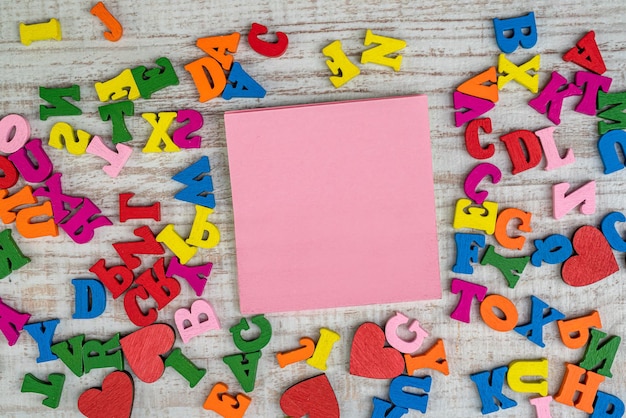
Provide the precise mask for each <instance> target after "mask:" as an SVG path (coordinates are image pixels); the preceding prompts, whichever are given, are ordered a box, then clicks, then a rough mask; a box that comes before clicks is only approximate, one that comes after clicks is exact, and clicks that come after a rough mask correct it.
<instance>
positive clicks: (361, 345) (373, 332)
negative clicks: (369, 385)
mask: <svg viewBox="0 0 626 418" xmlns="http://www.w3.org/2000/svg"><path fill="white" fill-rule="evenodd" d="M403 371H404V357H403V356H402V353H400V352H399V351H398V350H396V349H395V348H393V347H385V332H384V331H383V329H382V328H381V327H379V326H378V325H377V324H375V323H373V322H365V323H363V324H361V326H360V327H359V328H358V329H357V330H356V332H355V333H354V339H353V340H352V349H351V351H350V374H353V375H355V376H363V377H369V378H372V379H391V378H394V377H396V376H400V375H401V374H402V372H403Z"/></svg>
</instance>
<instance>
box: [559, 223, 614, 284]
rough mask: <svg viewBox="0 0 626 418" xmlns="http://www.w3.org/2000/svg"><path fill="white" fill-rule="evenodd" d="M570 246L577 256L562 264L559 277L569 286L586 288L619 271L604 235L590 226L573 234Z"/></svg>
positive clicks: (582, 227) (581, 228) (583, 227)
mask: <svg viewBox="0 0 626 418" xmlns="http://www.w3.org/2000/svg"><path fill="white" fill-rule="evenodd" d="M572 246H573V247H574V251H575V252H576V254H577V255H573V256H571V257H570V258H569V259H567V260H566V261H565V262H564V263H563V267H562V268H561V276H562V277H563V281H564V282H565V283H567V284H568V285H570V286H577V287H578V286H587V285H590V284H592V283H596V282H598V281H600V280H602V279H604V278H606V277H608V276H610V275H611V274H613V273H615V272H616V271H618V270H619V266H618V265H617V261H616V260H615V255H614V254H613V250H611V246H610V245H609V242H608V241H607V240H606V238H605V237H604V234H602V232H601V231H600V230H599V229H598V228H595V227H593V226H590V225H585V226H581V227H580V228H578V229H577V230H576V232H575V233H574V238H573V239H572Z"/></svg>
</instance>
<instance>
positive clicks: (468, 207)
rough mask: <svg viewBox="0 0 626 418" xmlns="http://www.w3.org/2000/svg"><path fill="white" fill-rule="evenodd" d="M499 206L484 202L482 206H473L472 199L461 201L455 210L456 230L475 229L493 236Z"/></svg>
mask: <svg viewBox="0 0 626 418" xmlns="http://www.w3.org/2000/svg"><path fill="white" fill-rule="evenodd" d="M497 217H498V204H497V203H496V202H489V201H484V202H483V204H482V206H481V207H479V206H472V201H471V200H470V199H459V200H458V201H457V202H456V209H455V210H454V221H453V223H452V226H453V227H454V229H462V228H473V229H480V230H481V231H485V232H486V233H487V234H489V235H493V233H494V231H495V230H496V219H497Z"/></svg>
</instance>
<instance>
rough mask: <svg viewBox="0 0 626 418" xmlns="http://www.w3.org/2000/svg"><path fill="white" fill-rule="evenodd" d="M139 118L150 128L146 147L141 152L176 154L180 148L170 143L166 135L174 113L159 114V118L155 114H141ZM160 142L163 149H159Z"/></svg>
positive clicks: (170, 140)
mask: <svg viewBox="0 0 626 418" xmlns="http://www.w3.org/2000/svg"><path fill="white" fill-rule="evenodd" d="M141 116H142V117H143V118H144V119H145V120H147V121H148V123H150V125H151V126H152V128H153V130H152V134H150V138H148V141H147V142H146V146H145V147H143V149H142V150H141V151H142V152H162V151H165V152H178V151H180V148H178V146H177V145H176V144H175V143H174V141H172V138H171V137H170V135H169V134H168V133H167V130H168V128H169V127H170V125H171V124H172V122H173V121H174V119H175V118H176V112H159V116H158V117H157V115H156V114H155V113H142V114H141ZM161 142H163V144H165V145H164V147H163V149H161Z"/></svg>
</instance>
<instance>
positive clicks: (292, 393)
mask: <svg viewBox="0 0 626 418" xmlns="http://www.w3.org/2000/svg"><path fill="white" fill-rule="evenodd" d="M280 408H281V409H282V410H283V412H284V413H285V414H287V415H289V416H290V417H303V416H305V415H306V416H308V417H309V418H335V417H336V418H339V404H338V403H337V397H336V396H335V391H334V390H333V388H332V386H331V385H330V382H329V381H328V378H327V377H326V375H325V374H320V375H318V376H315V377H312V378H310V379H306V380H303V381H302V382H300V383H296V384H295V385H293V386H292V387H290V388H289V389H287V390H286V391H285V392H284V393H283V396H281V397H280Z"/></svg>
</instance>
